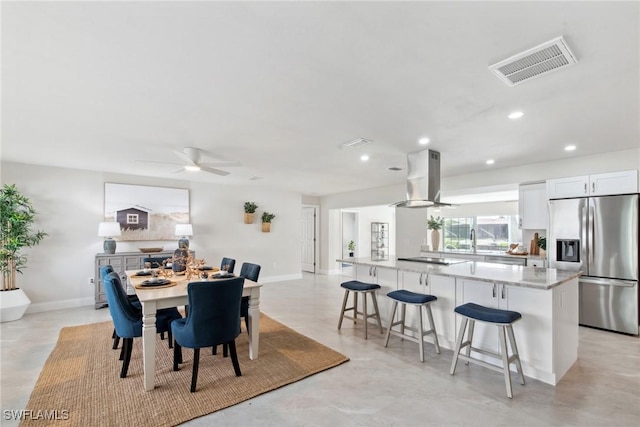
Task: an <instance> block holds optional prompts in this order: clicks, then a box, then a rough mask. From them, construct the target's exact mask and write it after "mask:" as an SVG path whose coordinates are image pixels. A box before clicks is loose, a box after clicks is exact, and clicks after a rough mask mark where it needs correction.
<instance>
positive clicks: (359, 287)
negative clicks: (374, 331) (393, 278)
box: [338, 280, 382, 340]
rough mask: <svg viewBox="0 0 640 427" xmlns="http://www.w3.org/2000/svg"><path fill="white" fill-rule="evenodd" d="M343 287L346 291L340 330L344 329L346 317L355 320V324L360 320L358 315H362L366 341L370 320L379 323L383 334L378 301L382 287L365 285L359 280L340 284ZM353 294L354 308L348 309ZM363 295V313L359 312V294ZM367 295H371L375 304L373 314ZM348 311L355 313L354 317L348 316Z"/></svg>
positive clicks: (370, 284)
mask: <svg viewBox="0 0 640 427" xmlns="http://www.w3.org/2000/svg"><path fill="white" fill-rule="evenodd" d="M340 286H341V287H343V288H344V289H345V291H344V299H343V300H342V310H341V311H340V320H338V330H340V328H341V327H342V320H343V319H344V318H345V317H346V318H347V319H351V320H353V323H354V324H355V323H356V322H357V319H358V314H361V315H362V319H363V321H364V339H365V340H366V339H367V335H368V330H367V329H368V328H367V325H368V324H369V318H370V317H373V318H375V320H376V321H377V322H378V328H379V329H380V333H382V321H381V320H380V310H378V300H377V299H376V291H377V290H378V289H380V285H376V284H375V283H364V282H360V281H358V280H350V281H348V282H343V283H341V284H340ZM350 292H353V306H351V307H347V300H348V299H349V293H350ZM359 293H363V294H364V295H363V298H362V305H363V307H362V311H358V294H359ZM367 294H369V295H371V300H372V302H373V310H374V312H373V313H372V314H369V313H368V311H367ZM347 311H353V316H347V315H346V314H345V313H346V312H347Z"/></svg>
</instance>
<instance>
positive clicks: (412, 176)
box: [390, 150, 451, 208]
mask: <svg viewBox="0 0 640 427" xmlns="http://www.w3.org/2000/svg"><path fill="white" fill-rule="evenodd" d="M390 206H396V207H399V208H429V207H438V206H451V204H449V203H440V153H439V152H438V151H434V150H423V151H416V152H415V153H409V154H407V200H404V201H402V202H397V203H394V204H392V205H390Z"/></svg>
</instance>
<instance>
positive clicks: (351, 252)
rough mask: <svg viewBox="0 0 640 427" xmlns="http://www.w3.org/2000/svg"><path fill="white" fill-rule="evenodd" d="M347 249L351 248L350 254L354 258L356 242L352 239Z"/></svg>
mask: <svg viewBox="0 0 640 427" xmlns="http://www.w3.org/2000/svg"><path fill="white" fill-rule="evenodd" d="M347 249H349V256H350V257H351V258H353V253H354V251H355V250H356V242H354V241H353V240H351V241H350V242H349V244H348V245H347Z"/></svg>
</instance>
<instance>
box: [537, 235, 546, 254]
mask: <svg viewBox="0 0 640 427" xmlns="http://www.w3.org/2000/svg"><path fill="white" fill-rule="evenodd" d="M536 244H537V245H538V247H539V248H540V256H541V257H546V256H547V238H546V237H538V241H537V242H536Z"/></svg>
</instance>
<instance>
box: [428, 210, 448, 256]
mask: <svg viewBox="0 0 640 427" xmlns="http://www.w3.org/2000/svg"><path fill="white" fill-rule="evenodd" d="M443 226H444V218H442V217H439V216H438V217H436V218H434V217H433V215H431V216H429V219H428V220H427V229H429V230H431V246H432V249H433V250H434V251H437V250H438V248H439V247H440V229H441V228H442V227H443Z"/></svg>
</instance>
